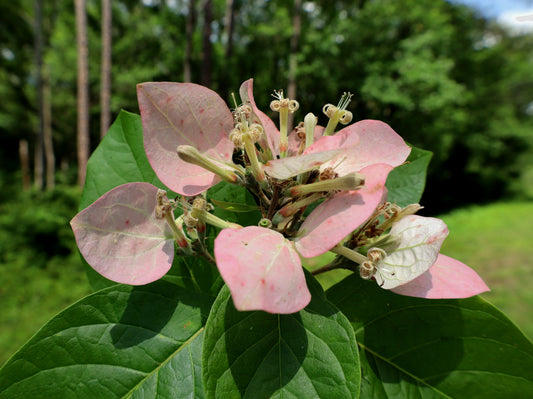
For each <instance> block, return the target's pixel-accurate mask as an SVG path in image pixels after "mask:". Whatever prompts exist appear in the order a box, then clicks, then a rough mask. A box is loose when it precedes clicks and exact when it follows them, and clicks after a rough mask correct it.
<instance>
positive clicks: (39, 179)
mask: <svg viewBox="0 0 533 399" xmlns="http://www.w3.org/2000/svg"><path fill="white" fill-rule="evenodd" d="M34 9H35V45H34V55H35V81H36V86H37V113H38V127H37V134H36V137H35V147H34V151H35V153H34V165H33V166H34V179H35V186H36V187H37V188H38V189H39V190H42V188H43V185H44V181H43V176H44V152H43V151H44V150H43V147H44V121H43V4H42V0H35V2H34Z"/></svg>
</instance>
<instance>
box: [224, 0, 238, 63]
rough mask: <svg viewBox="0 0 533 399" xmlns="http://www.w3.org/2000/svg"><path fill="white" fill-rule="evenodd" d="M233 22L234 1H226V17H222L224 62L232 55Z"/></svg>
mask: <svg viewBox="0 0 533 399" xmlns="http://www.w3.org/2000/svg"><path fill="white" fill-rule="evenodd" d="M234 20H235V0H227V1H226V15H225V16H224V29H225V30H226V39H227V42H226V52H225V53H226V54H225V55H226V60H228V59H229V58H230V57H231V56H232V55H233V30H234V25H235V24H234Z"/></svg>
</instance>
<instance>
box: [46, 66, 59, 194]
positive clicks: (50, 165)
mask: <svg viewBox="0 0 533 399" xmlns="http://www.w3.org/2000/svg"><path fill="white" fill-rule="evenodd" d="M43 144H44V154H45V158H46V189H47V190H52V189H53V188H54V187H55V172H56V169H55V166H56V158H55V155H54V142H53V136H52V91H51V88H50V76H49V74H48V70H47V69H46V70H45V71H44V74H43Z"/></svg>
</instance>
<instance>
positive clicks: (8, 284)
mask: <svg viewBox="0 0 533 399" xmlns="http://www.w3.org/2000/svg"><path fill="white" fill-rule="evenodd" d="M2 176H5V173H0V183H5V179H3V178H2ZM80 191H81V190H80V189H79V188H78V187H71V186H64V185H59V186H58V187H56V188H55V189H54V190H53V191H48V192H46V193H42V192H39V191H36V190H31V191H27V192H20V191H18V190H16V189H9V186H6V190H2V192H1V194H2V196H1V197H0V200H1V203H0V307H1V309H2V311H1V312H0V366H1V365H2V364H3V363H4V361H5V360H7V358H8V356H10V355H11V354H13V353H14V352H15V350H16V349H18V348H19V347H20V346H21V345H22V344H23V343H24V342H25V341H26V340H28V339H29V338H30V337H31V335H32V334H33V333H35V332H36V331H37V329H38V328H39V327H40V326H42V325H43V324H44V323H45V322H46V321H47V320H48V319H49V318H50V317H52V316H53V315H54V314H56V313H57V312H58V311H59V310H61V309H62V308H64V307H66V306H67V305H70V304H71V303H72V302H74V301H76V300H78V299H80V298H82V297H83V296H85V295H87V294H89V293H90V291H91V290H90V288H89V284H88V283H87V277H86V274H85V268H84V266H83V264H82V261H81V257H80V255H79V253H78V250H77V248H76V243H75V241H74V235H73V234H72V230H71V229H70V226H69V224H68V222H69V220H70V219H71V218H72V215H74V214H75V213H76V211H77V209H78V202H79V198H80V194H81V193H80Z"/></svg>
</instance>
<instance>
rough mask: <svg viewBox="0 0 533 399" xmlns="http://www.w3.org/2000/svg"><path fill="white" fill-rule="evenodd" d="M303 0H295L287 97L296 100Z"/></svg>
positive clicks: (291, 119)
mask: <svg viewBox="0 0 533 399" xmlns="http://www.w3.org/2000/svg"><path fill="white" fill-rule="evenodd" d="M301 14H302V0H294V14H293V17H292V37H291V53H290V55H289V84H288V87H287V97H288V98H290V99H291V100H296V95H297V93H296V92H297V87H296V68H297V66H298V65H297V56H298V47H299V44H300V32H301V30H302V16H301ZM291 126H294V116H293V114H289V127H291Z"/></svg>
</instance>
